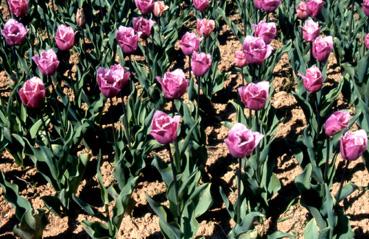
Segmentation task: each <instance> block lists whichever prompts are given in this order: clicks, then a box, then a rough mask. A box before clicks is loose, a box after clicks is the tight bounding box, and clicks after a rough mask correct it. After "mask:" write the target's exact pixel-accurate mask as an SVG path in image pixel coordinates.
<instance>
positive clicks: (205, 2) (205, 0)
mask: <svg viewBox="0 0 369 239" xmlns="http://www.w3.org/2000/svg"><path fill="white" fill-rule="evenodd" d="M192 4H193V6H194V7H195V8H196V9H197V10H199V11H200V12H202V11H204V10H205V9H206V8H207V7H208V6H209V4H210V0H192Z"/></svg>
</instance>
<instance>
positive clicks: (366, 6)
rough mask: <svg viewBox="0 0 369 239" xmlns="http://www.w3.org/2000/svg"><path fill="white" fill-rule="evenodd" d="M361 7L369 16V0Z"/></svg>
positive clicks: (365, 0)
mask: <svg viewBox="0 0 369 239" xmlns="http://www.w3.org/2000/svg"><path fill="white" fill-rule="evenodd" d="M361 6H362V8H363V11H364V13H365V15H367V16H369V0H364V1H363V4H362V5H361Z"/></svg>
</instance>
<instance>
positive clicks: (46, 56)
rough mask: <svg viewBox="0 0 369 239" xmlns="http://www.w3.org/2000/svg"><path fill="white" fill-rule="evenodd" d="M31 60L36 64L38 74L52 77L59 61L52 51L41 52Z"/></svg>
mask: <svg viewBox="0 0 369 239" xmlns="http://www.w3.org/2000/svg"><path fill="white" fill-rule="evenodd" d="M32 60H33V61H34V62H35V63H36V65H37V67H38V69H39V70H40V72H41V73H42V74H44V75H47V76H50V75H53V74H54V73H55V72H56V70H57V69H58V66H59V60H58V57H57V56H56V54H55V52H54V50H53V49H49V50H47V51H45V50H42V51H41V53H40V55H35V56H33V57H32Z"/></svg>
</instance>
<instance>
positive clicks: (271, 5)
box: [254, 0, 281, 12]
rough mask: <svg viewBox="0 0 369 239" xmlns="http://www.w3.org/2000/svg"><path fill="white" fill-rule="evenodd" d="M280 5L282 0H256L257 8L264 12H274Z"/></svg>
mask: <svg viewBox="0 0 369 239" xmlns="http://www.w3.org/2000/svg"><path fill="white" fill-rule="evenodd" d="M280 4H281V0H254V5H255V7H256V8H257V9H260V10H262V11H264V12H273V11H274V10H275V9H277V8H278V7H279V5H280Z"/></svg>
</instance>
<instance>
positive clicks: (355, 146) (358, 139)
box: [340, 129, 368, 160]
mask: <svg viewBox="0 0 369 239" xmlns="http://www.w3.org/2000/svg"><path fill="white" fill-rule="evenodd" d="M367 145H368V136H367V134H366V132H365V130H363V129H361V130H358V131H355V132H350V131H348V132H346V133H345V134H344V135H343V136H342V138H341V139H340V152H341V156H342V158H343V159H346V160H355V159H357V158H359V157H360V156H361V155H362V154H363V153H364V152H365V150H366V149H367Z"/></svg>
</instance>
